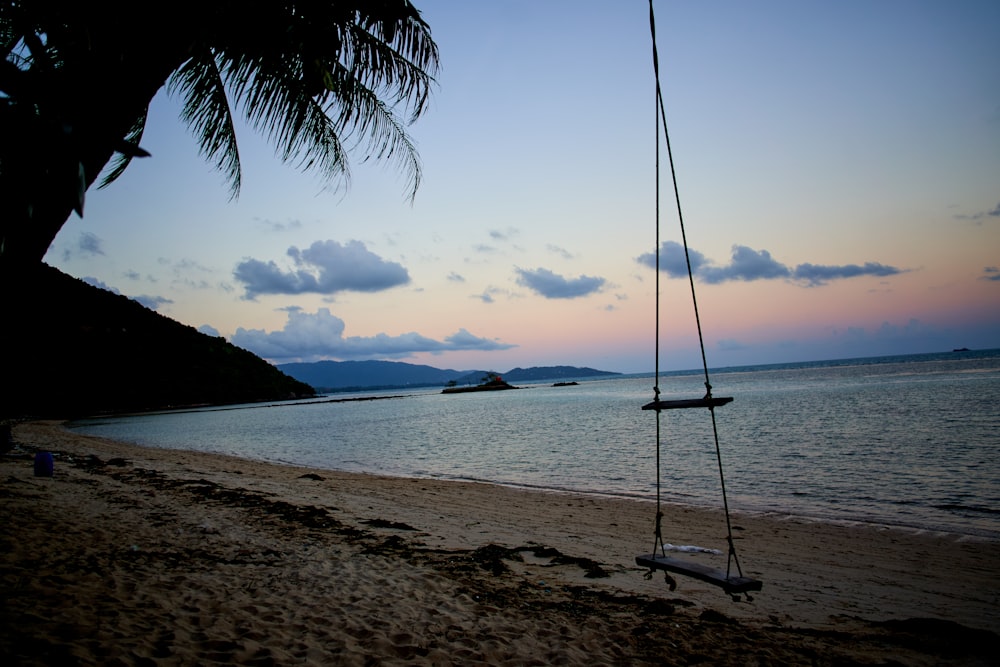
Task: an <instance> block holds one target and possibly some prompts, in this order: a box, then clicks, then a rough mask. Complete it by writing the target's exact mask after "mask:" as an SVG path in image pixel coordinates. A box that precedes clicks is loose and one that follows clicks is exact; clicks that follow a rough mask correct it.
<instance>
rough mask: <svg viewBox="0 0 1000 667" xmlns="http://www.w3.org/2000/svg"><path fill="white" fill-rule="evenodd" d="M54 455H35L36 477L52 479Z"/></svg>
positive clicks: (46, 453)
mask: <svg viewBox="0 0 1000 667" xmlns="http://www.w3.org/2000/svg"><path fill="white" fill-rule="evenodd" d="M52 467H53V463H52V454H51V453H50V452H36V453H35V477H52Z"/></svg>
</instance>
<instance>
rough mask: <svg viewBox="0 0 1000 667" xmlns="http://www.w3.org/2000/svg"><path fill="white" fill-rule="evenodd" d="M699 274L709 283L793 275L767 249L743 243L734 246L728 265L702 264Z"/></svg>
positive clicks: (748, 280)
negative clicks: (755, 248) (758, 249)
mask: <svg viewBox="0 0 1000 667" xmlns="http://www.w3.org/2000/svg"><path fill="white" fill-rule="evenodd" d="M698 275H699V276H700V277H701V278H702V279H703V280H704V281H705V282H707V283H711V284H718V283H724V282H729V281H731V280H742V281H745V282H750V281H754V280H773V279H775V278H787V277H788V276H790V275H791V271H789V270H788V267H787V266H785V265H784V264H782V263H781V262H778V261H776V260H775V259H774V258H773V257H771V253H769V252H768V251H766V250H760V251H757V250H754V249H753V248H748V247H747V246H743V245H735V246H733V258H732V261H730V263H729V265H728V266H722V267H715V266H708V265H706V266H702V267H701V268H700V270H698Z"/></svg>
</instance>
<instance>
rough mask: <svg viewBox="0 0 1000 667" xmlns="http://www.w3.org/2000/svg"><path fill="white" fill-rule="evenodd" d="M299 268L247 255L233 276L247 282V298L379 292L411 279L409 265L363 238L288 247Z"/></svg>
mask: <svg viewBox="0 0 1000 667" xmlns="http://www.w3.org/2000/svg"><path fill="white" fill-rule="evenodd" d="M287 254H288V256H289V257H291V258H292V261H293V262H294V264H295V268H293V269H291V270H284V269H282V268H281V267H279V266H278V265H277V264H276V263H275V262H273V261H269V262H262V261H260V260H258V259H247V260H244V261H243V262H241V263H240V264H238V265H237V266H236V269H235V270H234V271H233V276H234V277H235V278H236V280H238V281H240V282H241V283H243V284H244V285H245V286H246V292H245V295H244V298H246V299H250V300H253V299H255V298H256V297H257V296H258V295H260V294H305V293H316V294H335V293H337V292H343V291H354V292H379V291H382V290H386V289H390V288H393V287H397V286H399V285H405V284H407V283H409V282H410V275H409V273H407V271H406V269H405V268H404V267H403V266H402V265H401V264H398V263H396V262H390V261H387V260H384V259H382V258H381V257H379V256H378V255H376V254H375V253H373V252H371V251H369V250H368V249H367V248H366V247H365V244H364V243H362V242H361V241H348V242H347V243H346V244H345V245H341V244H340V243H338V242H336V241H316V242H315V243H313V244H312V245H311V246H309V247H308V248H306V249H305V250H299V249H298V248H296V247H295V246H292V247H290V248H289V249H288V253H287Z"/></svg>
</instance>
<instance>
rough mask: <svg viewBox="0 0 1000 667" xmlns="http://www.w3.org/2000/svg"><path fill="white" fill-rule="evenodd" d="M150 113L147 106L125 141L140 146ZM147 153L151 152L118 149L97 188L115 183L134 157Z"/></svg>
mask: <svg viewBox="0 0 1000 667" xmlns="http://www.w3.org/2000/svg"><path fill="white" fill-rule="evenodd" d="M148 113H149V109H148V108H147V109H146V110H145V111H143V113H142V115H141V116H139V117H138V118H136V119H135V123H134V124H133V125H132V127H131V128H130V129H129V131H128V134H127V135H125V139H124V141H125V142H126V143H128V144H131V145H132V146H135V147H138V145H139V142H140V141H141V140H142V134H143V132H145V131H146V118H147V115H148ZM140 150H141V149H140ZM143 154H145V155H143ZM147 155H149V154H148V153H146V152H145V151H142V152H141V153H136V152H134V151H129V152H125V151H118V152H117V153H116V154H115V157H114V162H112V164H111V170H110V171H108V173H107V174H105V176H104V178H102V179H101V182H100V184H99V185H98V186H97V189H98V190H100V189H101V188H106V187H107V186H109V185H111V184H112V183H114V182H115V181H116V180H117V179H118V177H119V176H121V175H122V173H124V172H125V169H126V168H127V167H128V166H129V165H130V164H132V158H133V157H145V156H147Z"/></svg>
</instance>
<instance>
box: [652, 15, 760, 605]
mask: <svg viewBox="0 0 1000 667" xmlns="http://www.w3.org/2000/svg"><path fill="white" fill-rule="evenodd" d="M649 29H650V34H651V37H652V42H653V73H654V75H655V78H656V364H655V385H654V387H653V392H654V396H653V401H652V402H650V403H647V404H646V405H644V406H642V409H643V410H653V411H655V412H656V530H655V540H654V543H653V553H650V554H645V555H642V556H636V558H635V562H636V564H637V565H640V566H642V567H646V568H649V572H648V575H647V576H652V574H653V572H654V571H657V570H659V571H662V572H663V573H664V577H665V578H666V581H667V583H668V585H669V586H670V590H674V589H675V588H676V587H677V582H676V581H675V580H674V579H673V577H671V576H670V575H671V574H678V575H683V576H686V577H691V578H694V579H698V580H700V581H703V582H706V583H709V584H712V585H714V586H718V587H720V588H721V589H722V590H723V591H725V592H726V593H728V594H729V595H730V596H732V597H733V599H734V600H739V599H740V595H745V596H746V599H747V600H752V599H753V598H752V597H751V596H750V593H751V592H753V591H759V590H760V589H761V586H762V584H761V582H760V581H759V580H757V579H752V578H750V577H744V576H743V570H742V569H741V568H740V561H739V558H738V557H737V555H736V545H735V543H734V541H733V527H732V522H731V521H730V518H729V501H728V499H727V498H726V480H725V476H724V475H723V470H722V452H721V449H720V448H719V430H718V427H717V425H716V421H715V408H717V407H719V406H722V405H726V404H727V403H730V402H732V400H733V399H732V398H731V397H728V396H724V397H716V396H713V395H712V384H711V382H710V381H709V375H708V360H707V357H706V356H705V341H704V337H703V335H702V330H701V318H700V316H699V314H698V300H697V298H696V296H695V289H694V273H693V271H692V268H691V257H690V254H689V252H688V245H687V234H686V232H685V229H684V216H683V214H682V213H681V202H680V194H679V193H678V190H677V175H676V172H675V170H674V158H673V154H672V152H671V150H670V135H669V133H668V132H667V119H666V113H665V111H664V107H663V93H662V91H661V89H660V68H659V57H658V55H657V51H656V22H655V20H654V16H653V0H649ZM661 125H662V127H663V136H664V140H665V144H666V148H667V158H668V161H669V163H670V174H671V177H672V179H673V188H674V199H675V201H676V204H677V217H678V219H679V221H680V231H681V239H682V241H683V246H684V258H685V260H686V261H687V270H688V282H689V283H690V285H691V301H692V304H693V306H694V318H695V324H696V325H697V329H698V342H699V345H700V346H701V360H702V368H703V370H704V375H705V395H704V396H703V397H702V398H692V399H681V400H661V399H660V386H659V385H660V127H661ZM688 408H708V412H709V414H710V415H711V418H712V433H713V434H714V437H715V454H716V460H717V462H718V468H719V480H720V483H721V487H722V504H723V509H724V510H725V515H726V530H727V535H726V541H727V543H728V545H729V554H728V561H727V564H726V569H725V570H721V569H716V568H713V567H710V566H707V565H704V564H702V563H697V562H692V561H686V560H682V559H679V558H675V557H673V556H667V554H666V547H665V545H664V543H663V533H662V527H661V524H662V520H663V511H662V509H661V497H660V496H661V494H660V486H661V485H660V443H661V437H660V432H661V428H660V415H661V413H662V412H663V411H664V410H678V409H688ZM734 567H735V570H734Z"/></svg>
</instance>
